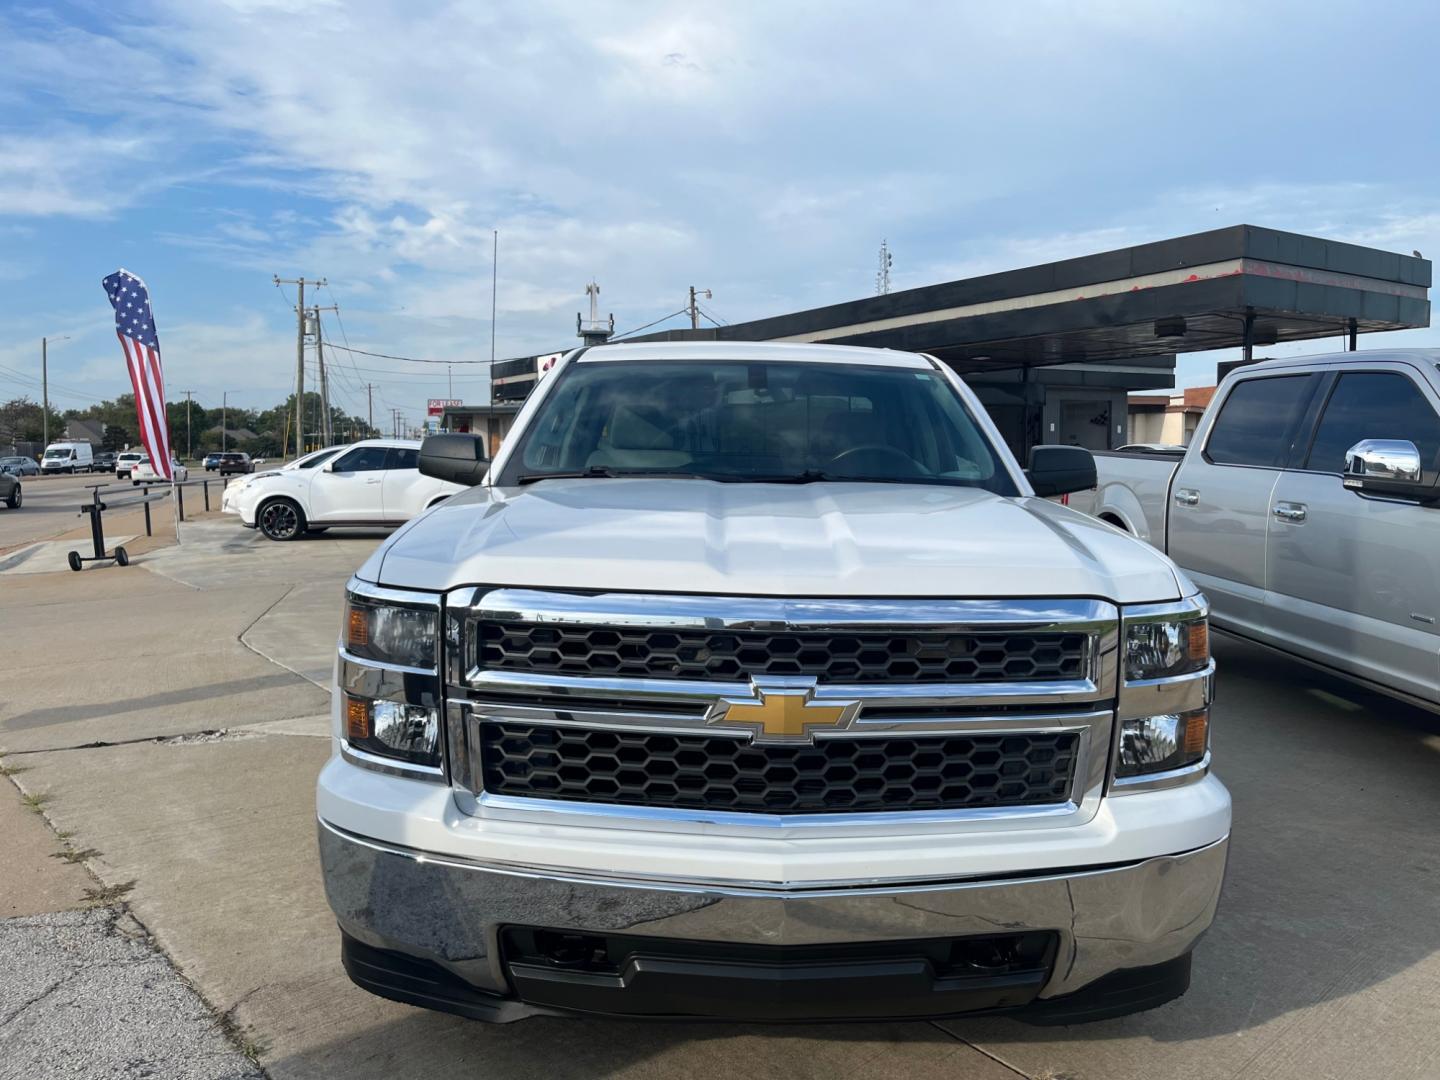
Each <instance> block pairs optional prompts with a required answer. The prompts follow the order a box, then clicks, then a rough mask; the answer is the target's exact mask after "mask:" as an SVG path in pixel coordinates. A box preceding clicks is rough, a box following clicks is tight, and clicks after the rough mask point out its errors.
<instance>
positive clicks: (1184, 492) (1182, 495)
mask: <svg viewBox="0 0 1440 1080" xmlns="http://www.w3.org/2000/svg"><path fill="white" fill-rule="evenodd" d="M1199 501H1200V493H1199V492H1198V491H1194V490H1192V489H1191V488H1181V489H1180V490H1179V491H1177V492H1175V505H1176V506H1194V505H1195V504H1196V503H1198V502H1199Z"/></svg>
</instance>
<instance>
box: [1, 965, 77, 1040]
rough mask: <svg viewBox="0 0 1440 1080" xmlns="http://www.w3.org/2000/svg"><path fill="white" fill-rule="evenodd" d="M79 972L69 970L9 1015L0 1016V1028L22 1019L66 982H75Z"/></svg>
mask: <svg viewBox="0 0 1440 1080" xmlns="http://www.w3.org/2000/svg"><path fill="white" fill-rule="evenodd" d="M78 974H80V972H79V971H78V970H72V971H70V972H67V973H66V974H65V975H64V976H63V977H61V978H60V979H58V980H56V981H55V982H53V983H51V984H50V985H49V986H47V987H46V988H45V989H44V990H41V991H40V993H38V994H35V995H34V996H33V997H31V998H30V999H29V1000H27V1001H22V1002H21V1003H20V1004H19V1005H17V1006H16V1007H15V1009H14V1010H13V1011H12V1012H11V1013H10V1014H9V1015H7V1016H3V1017H0V1028H5V1027H8V1026H9V1025H10V1024H12V1023H14V1022H15V1021H16V1020H18V1019H20V1017H22V1016H24V1015H25V1013H26V1012H27V1011H29V1010H30V1009H33V1008H34V1007H35V1006H36V1005H39V1004H40V1003H41V1002H42V1001H44V1000H45V999H46V998H48V997H49V996H50V995H51V994H53V993H55V991H56V990H59V989H60V988H61V987H62V986H64V985H65V984H66V983H68V982H73V981H74V979H75V976H77V975H78Z"/></svg>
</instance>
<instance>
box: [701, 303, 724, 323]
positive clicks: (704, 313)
mask: <svg viewBox="0 0 1440 1080" xmlns="http://www.w3.org/2000/svg"><path fill="white" fill-rule="evenodd" d="M695 307H696V308H697V309H698V310H699V312H700V314H701V315H704V316H705V318H707V319H709V320H710V321H711V322H712V323H714V324H715V325H716V326H723V325H724V323H722V322H721V321H720V320H719V319H717V318H715V316H714V315H711V314H710V312H708V311H706V310H705V309H704V308H703V307H701V306H700V305H699V304H696V305H695Z"/></svg>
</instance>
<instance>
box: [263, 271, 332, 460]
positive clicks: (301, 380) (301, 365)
mask: <svg viewBox="0 0 1440 1080" xmlns="http://www.w3.org/2000/svg"><path fill="white" fill-rule="evenodd" d="M273 276H274V278H275V287H276V288H277V289H278V288H279V287H280V286H281V285H295V286H298V287H299V289H300V295H299V297H298V299H297V302H296V304H295V315H296V319H297V323H298V326H297V330H296V334H295V456H296V457H299V456H300V455H301V454H302V453H304V450H303V449H302V447H303V446H304V438H305V437H304V435H303V434H302V429H303V428H304V427H305V279H304V278H303V277H298V278H282V277H280V276H279V275H273ZM325 283H326V282H325V279H324V278H319V279H318V280H312V281H311V282H310V284H311V285H314V286H315V287H316V288H317V289H318V288H319V287H320V286H322V285H324V284H325Z"/></svg>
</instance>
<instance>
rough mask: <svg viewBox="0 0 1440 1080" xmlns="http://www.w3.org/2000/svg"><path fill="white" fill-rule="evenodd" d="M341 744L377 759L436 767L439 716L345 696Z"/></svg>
mask: <svg viewBox="0 0 1440 1080" xmlns="http://www.w3.org/2000/svg"><path fill="white" fill-rule="evenodd" d="M345 740H346V742H348V743H349V744H350V745H351V746H352V747H354V748H355V749H357V750H364V751H366V752H368V753H371V754H379V755H380V756H381V757H388V758H398V759H400V760H401V761H408V762H411V763H412V764H415V765H428V766H431V767H438V766H439V764H440V715H439V712H438V710H436V709H433V708H426V707H425V706H422V705H407V704H405V703H403V702H399V701H380V700H376V699H373V698H362V697H355V696H354V695H351V694H346V695H345Z"/></svg>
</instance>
